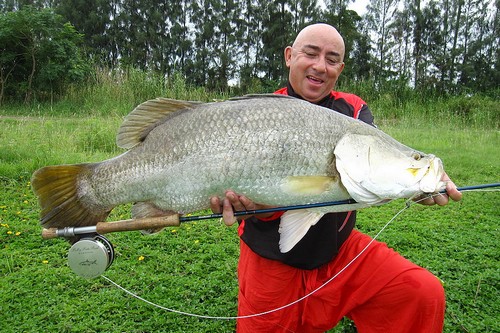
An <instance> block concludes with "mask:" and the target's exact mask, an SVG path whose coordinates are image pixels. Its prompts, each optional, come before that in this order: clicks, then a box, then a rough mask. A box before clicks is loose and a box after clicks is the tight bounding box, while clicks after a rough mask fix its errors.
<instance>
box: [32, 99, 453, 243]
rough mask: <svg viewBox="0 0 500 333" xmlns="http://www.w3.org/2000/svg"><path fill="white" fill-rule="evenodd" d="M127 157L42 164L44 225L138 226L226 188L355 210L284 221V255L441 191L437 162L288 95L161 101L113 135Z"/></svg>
mask: <svg viewBox="0 0 500 333" xmlns="http://www.w3.org/2000/svg"><path fill="white" fill-rule="evenodd" d="M117 144H118V146H120V147H122V148H125V149H127V151H126V152H124V153H123V154H121V155H119V156H116V157H114V158H111V159H108V160H105V161H102V162H98V163H83V164H75V165H58V166H47V167H44V168H41V169H39V170H37V171H36V172H35V173H34V174H33V177H32V181H31V184H32V187H33V190H34V192H35V194H36V195H37V197H38V200H39V204H40V206H41V224H42V225H43V226H44V227H47V228H48V227H58V228H60V227H68V226H73V227H78V226H90V225H95V224H96V223H97V222H100V221H105V219H106V217H107V216H108V214H109V213H110V211H111V210H112V209H113V208H114V207H116V206H118V205H120V204H125V203H134V206H133V208H132V217H133V218H138V217H148V216H161V215H167V214H172V212H175V213H179V214H186V213H191V212H195V211H199V210H203V209H207V208H209V206H210V197H212V196H219V197H223V196H224V193H225V191H226V190H228V189H231V190H233V191H235V192H236V193H239V194H243V195H245V196H247V197H248V198H249V199H251V200H253V201H254V202H257V203H261V204H266V205H271V206H287V205H296V204H308V203H318V202H325V201H337V200H347V199H351V198H352V199H354V200H355V201H356V202H357V203H355V204H349V205H337V206H329V207H322V208H315V209H304V210H299V211H289V212H287V213H285V214H284V215H283V217H282V220H281V226H280V232H281V241H280V246H281V250H282V251H283V252H286V251H289V250H290V249H291V248H292V247H293V246H294V245H295V244H296V243H297V242H298V240H300V238H301V237H302V236H303V235H304V234H305V233H306V232H307V230H308V229H309V228H310V227H311V226H312V225H314V224H315V223H316V222H317V221H318V220H319V219H320V218H321V216H322V215H323V214H325V213H327V212H338V211H348V210H354V209H360V208H364V207H369V206H374V205H380V204H383V203H386V202H389V201H391V200H394V199H399V198H412V197H415V196H419V195H422V194H424V193H435V192H438V191H440V190H442V189H443V188H444V186H445V184H444V183H443V182H442V181H441V178H442V176H443V173H444V170H443V165H442V162H441V160H440V159H439V158H437V157H436V156H434V155H432V154H425V153H423V152H420V151H417V150H415V149H412V148H410V147H408V146H406V145H404V144H402V143H400V142H398V141H397V140H395V139H393V138H392V137H390V136H389V135H387V134H385V133H384V132H382V131H381V130H379V129H377V128H376V127H374V126H370V125H368V124H366V123H363V122H362V121H359V120H356V119H353V118H350V117H347V116H345V115H343V114H340V113H338V112H335V111H333V110H330V109H327V108H324V107H321V106H318V105H315V104H312V103H309V102H306V101H303V100H300V99H297V98H293V97H288V96H283V95H252V96H244V97H238V98H233V99H229V100H226V101H222V102H213V103H199V102H188V101H178V100H172V99H166V98H157V99H154V100H150V101H147V102H144V103H142V104H140V105H139V106H137V107H136V108H135V109H134V110H133V111H132V112H131V113H130V114H129V115H128V116H127V117H126V118H125V119H124V122H123V124H122V125H121V127H120V128H119V130H118V134H117Z"/></svg>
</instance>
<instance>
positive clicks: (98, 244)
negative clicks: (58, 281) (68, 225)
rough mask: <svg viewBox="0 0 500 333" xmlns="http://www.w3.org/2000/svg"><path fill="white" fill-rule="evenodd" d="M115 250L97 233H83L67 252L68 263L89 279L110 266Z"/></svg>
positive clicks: (76, 271)
mask: <svg viewBox="0 0 500 333" xmlns="http://www.w3.org/2000/svg"><path fill="white" fill-rule="evenodd" d="M114 258H115V250H114V248H113V245H112V244H111V242H110V241H109V240H108V239H107V238H106V237H104V236H102V235H99V234H91V235H85V236H83V237H82V238H81V239H80V240H78V241H77V242H76V243H75V244H73V246H71V248H70V249H69V253H68V263H69V267H70V268H71V270H72V271H73V272H74V273H76V274H77V275H79V276H81V277H84V278H87V279H91V278H95V277H98V276H100V275H102V274H103V273H104V271H106V269H107V268H108V267H109V266H111V264H112V263H113V260H114Z"/></svg>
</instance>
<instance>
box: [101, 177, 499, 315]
mask: <svg viewBox="0 0 500 333" xmlns="http://www.w3.org/2000/svg"><path fill="white" fill-rule="evenodd" d="M498 186H500V183H495V184H488V185H486V186H485V185H479V186H467V187H461V188H459V191H460V192H471V191H491V192H498V191H500V190H498V189H485V188H492V187H498ZM439 195H442V193H436V194H430V195H428V196H424V197H422V198H419V199H417V200H415V201H412V200H411V199H410V200H407V201H406V204H405V206H404V207H403V208H402V209H401V210H399V211H398V212H397V213H396V214H395V215H394V216H393V217H392V218H391V219H390V220H389V221H388V222H387V223H386V224H385V225H384V226H383V227H382V228H381V229H380V231H378V232H377V234H376V235H375V236H374V237H373V238H372V240H371V241H370V242H369V243H368V244H367V245H366V246H365V247H364V248H363V249H362V250H361V251H360V252H359V253H358V254H357V255H356V256H355V257H354V258H353V259H352V260H351V261H349V262H348V263H347V264H346V265H345V266H344V267H343V268H342V269H341V270H339V271H338V272H337V273H335V274H334V275H333V276H332V277H331V278H329V279H328V280H327V281H325V282H324V283H323V284H322V285H320V286H319V287H317V288H316V289H314V290H312V291H311V292H309V293H308V294H306V295H304V296H302V297H300V298H299V299H297V300H295V301H293V302H291V303H288V304H286V305H283V306H280V307H277V308H275V309H272V310H268V311H264V312H259V313H255V314H250V315H243V316H228V317H224V316H209V315H200V314H196V313H190V312H185V311H180V310H175V309H171V308H168V307H165V306H162V305H160V304H157V303H154V302H151V301H148V300H147V299H144V298H142V297H140V296H139V295H137V294H135V293H133V292H131V291H130V290H128V289H126V288H125V287H122V286H121V285H119V284H118V283H116V282H114V281H113V280H111V279H110V278H108V277H106V276H104V275H101V277H102V278H103V279H105V280H106V281H108V282H109V283H111V284H112V285H114V286H115V287H117V288H118V289H120V290H122V291H123V292H125V293H126V294H128V295H130V296H132V297H134V298H136V299H138V300H140V301H143V302H144V303H147V304H149V305H151V306H153V307H156V308H159V309H161V310H165V311H168V312H172V313H177V314H181V315H185V316H190V317H195V318H201V319H214V320H236V319H246V318H253V317H259V316H264V315H267V314H270V313H273V312H277V311H281V310H283V309H286V308H288V307H290V306H293V305H295V304H297V303H299V302H301V301H303V300H305V299H306V298H308V297H310V296H312V295H313V294H315V293H316V292H318V291H319V290H321V289H323V288H324V287H325V286H326V285H328V284H329V283H330V282H332V281H333V280H335V279H336V278H337V276H339V275H340V274H342V272H344V271H345V270H347V269H348V268H349V267H350V266H351V265H352V264H353V263H354V262H355V261H356V260H357V259H358V258H359V257H360V256H361V255H363V253H365V252H366V250H367V249H368V248H369V247H370V246H371V245H372V244H373V242H375V240H377V238H378V237H379V236H380V235H381V234H382V232H384V231H385V229H387V227H388V226H389V225H390V224H391V223H392V222H393V221H394V220H395V219H396V218H397V217H398V216H399V215H401V214H402V213H403V212H404V211H405V210H407V209H409V208H410V207H411V206H412V205H414V204H416V203H418V202H420V201H423V200H425V199H427V198H432V197H434V196H439Z"/></svg>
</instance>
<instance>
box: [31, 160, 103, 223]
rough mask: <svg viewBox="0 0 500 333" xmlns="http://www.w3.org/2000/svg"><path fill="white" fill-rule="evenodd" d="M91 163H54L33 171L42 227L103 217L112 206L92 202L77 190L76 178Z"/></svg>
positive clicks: (91, 221) (97, 219)
mask: <svg viewBox="0 0 500 333" xmlns="http://www.w3.org/2000/svg"><path fill="white" fill-rule="evenodd" d="M92 167H93V164H75V165H57V166H48V167H44V168H41V169H39V170H37V171H35V172H34V173H33V176H32V178H31V187H32V189H33V192H34V193H35V195H36V196H37V197H38V202H39V204H40V207H41V209H42V210H41V212H40V222H41V224H42V226H43V227H45V228H62V227H82V226H91V225H96V224H97V222H101V221H105V220H106V217H107V216H108V215H109V212H110V211H111V209H112V208H109V207H102V206H99V205H91V204H89V202H88V201H85V200H82V198H80V197H79V193H78V186H79V184H78V178H79V177H80V175H82V174H84V173H87V172H91V169H92Z"/></svg>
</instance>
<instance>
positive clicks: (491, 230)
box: [0, 116, 500, 333]
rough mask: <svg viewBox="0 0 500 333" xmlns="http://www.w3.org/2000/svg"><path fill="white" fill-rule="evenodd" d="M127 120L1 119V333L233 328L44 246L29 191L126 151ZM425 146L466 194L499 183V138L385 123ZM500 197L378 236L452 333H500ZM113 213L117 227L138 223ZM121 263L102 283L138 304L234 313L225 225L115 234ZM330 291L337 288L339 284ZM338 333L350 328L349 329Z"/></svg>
mask: <svg viewBox="0 0 500 333" xmlns="http://www.w3.org/2000/svg"><path fill="white" fill-rule="evenodd" d="M120 122H121V119H120V117H118V116H116V117H95V116H88V117H83V116H78V117H76V116H75V117H72V116H68V117H54V118H52V117H19V116H16V117H6V116H3V117H0V126H1V128H2V131H1V132H0V147H1V154H0V197H1V202H0V224H1V225H0V278H1V288H0V331H1V332H117V333H118V332H231V331H233V330H234V325H235V322H234V321H233V320H213V319H200V318H194V317H190V316H185V315H181V314H176V313H170V312H167V311H164V310H161V309H158V308H155V307H152V306H151V305H148V304H146V303H144V302H141V301H139V300H137V299H135V298H132V297H130V296H128V295H127V294H125V293H124V292H123V291H122V290H120V289H118V288H116V287H115V286H113V285H112V284H110V283H109V282H108V281H106V280H105V279H103V278H96V279H91V280H86V279H83V278H81V277H79V276H77V275H75V274H74V273H73V272H72V271H71V270H70V269H69V267H68V265H67V258H66V257H67V253H68V250H69V245H68V244H67V243H66V242H65V241H64V240H62V239H54V240H42V238H41V237H40V232H41V228H40V226H39V224H38V214H39V210H38V209H39V208H38V205H37V202H36V199H35V197H34V195H33V194H32V192H31V188H30V182H29V181H30V177H31V174H32V172H33V171H34V170H36V169H37V168H39V167H42V166H45V165H49V164H62V163H77V162H84V161H99V160H102V159H105V158H109V157H112V156H115V155H117V154H119V153H120V152H121V151H120V150H119V149H118V148H116V147H115V144H114V136H115V133H116V130H117V128H118V126H119V124H120ZM379 126H380V127H381V128H383V129H384V130H385V131H386V132H388V133H389V134H391V135H393V136H394V137H395V138H396V139H398V140H400V141H402V142H404V143H405V144H407V145H409V146H411V147H414V148H416V149H419V150H422V151H425V152H432V153H434V154H436V155H437V156H439V157H441V158H442V159H443V161H444V163H445V168H446V170H447V172H448V174H449V175H450V177H451V178H452V179H453V180H454V181H455V183H456V184H457V185H459V186H466V185H475V184H483V183H494V182H499V181H500V177H499V176H500V154H499V146H500V133H499V132H498V130H496V129H495V128H493V129H481V128H478V127H477V126H476V127H471V128H469V127H466V126H463V125H460V124H459V123H458V122H457V123H454V122H453V121H448V120H445V121H441V122H434V121H429V120H426V119H424V118H419V119H414V120H413V121H389V120H386V121H380V123H379ZM404 204H405V203H404V202H403V201H396V202H393V203H390V204H387V205H385V206H382V207H376V208H369V209H365V210H362V211H360V213H359V218H358V228H359V229H360V230H362V231H363V232H366V233H367V234H369V235H372V236H373V235H375V234H377V232H378V231H379V230H380V228H382V226H383V225H384V224H385V223H386V222H387V221H388V220H389V219H390V218H391V217H392V216H393V215H394V214H395V213H396V212H398V211H399V210H400V209H401V208H402V207H404ZM499 204H500V194H499V192H492V191H489V192H468V193H464V196H463V200H462V201H461V202H458V203H456V202H453V203H451V204H449V205H448V206H446V207H424V206H420V205H412V206H411V207H410V209H408V210H406V211H405V212H404V213H403V214H402V215H401V216H400V217H398V218H397V219H396V220H395V221H394V222H393V223H392V224H391V225H390V226H389V227H388V229H386V230H385V231H384V232H383V233H382V234H381V236H380V238H379V240H381V241H383V242H387V243H388V244H389V245H390V246H391V247H393V248H394V249H396V250H397V251H398V252H400V253H401V254H402V255H404V256H405V257H407V258H409V259H410V260H412V261H413V262H415V263H417V264H419V265H421V266H423V267H426V268H427V269H429V270H430V271H431V272H433V273H434V274H435V275H436V276H438V277H439V278H440V279H441V280H442V281H443V284H444V287H445V289H446V293H447V300H448V306H447V312H446V322H445V330H444V331H445V332H499V331H500V317H499V313H500V297H499V296H500V294H499V287H500V286H499V280H500V279H499V278H500V265H499V254H500V252H499V246H498V239H499V227H498V222H499V221H500V219H499V217H500V208H499V207H500V205H499ZM128 208H129V207H127V206H124V207H119V208H118V209H116V210H115V211H114V212H113V213H112V216H110V220H117V219H124V218H128V217H129V210H128ZM107 237H108V239H109V240H110V241H111V242H112V243H113V245H114V247H115V251H116V258H115V262H114V263H113V265H112V266H111V267H110V268H109V269H108V270H107V271H106V273H105V275H106V276H107V277H109V278H110V279H112V280H113V281H115V282H117V283H118V284H120V285H122V286H123V287H125V288H127V289H130V290H131V291H133V292H135V293H137V294H138V295H139V296H141V297H143V298H145V299H147V300H149V301H151V302H154V303H158V304H160V305H162V306H165V307H168V308H173V309H176V310H180V311H184V312H189V313H196V314H200V315H209V316H222V317H228V316H235V315H236V298H237V279H236V264H237V259H238V237H237V231H236V228H235V227H229V228H228V227H225V226H223V225H222V224H221V223H220V222H219V221H217V220H208V221H199V222H192V223H185V224H182V225H181V226H180V227H176V228H168V229H166V230H165V231H163V232H162V233H160V234H157V235H154V236H150V237H147V236H142V235H141V234H140V233H139V232H127V233H115V234H110V235H107ZM332 283H335V281H334V282H332ZM332 332H352V326H351V324H350V323H349V322H348V321H344V322H342V323H341V324H340V325H339V326H337V327H336V328H335V329H334V330H332Z"/></svg>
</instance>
